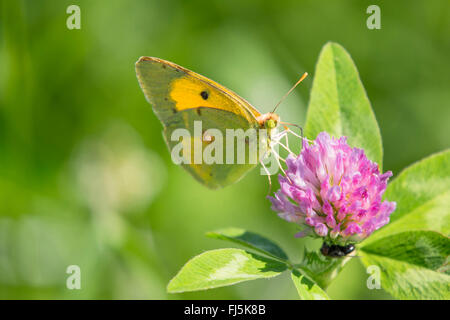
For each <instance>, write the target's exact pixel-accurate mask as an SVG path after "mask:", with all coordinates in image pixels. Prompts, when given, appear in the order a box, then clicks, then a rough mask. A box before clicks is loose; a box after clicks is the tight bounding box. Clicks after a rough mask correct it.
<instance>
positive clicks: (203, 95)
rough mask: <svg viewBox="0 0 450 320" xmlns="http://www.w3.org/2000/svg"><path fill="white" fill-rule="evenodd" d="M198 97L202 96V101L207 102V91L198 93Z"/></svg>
mask: <svg viewBox="0 0 450 320" xmlns="http://www.w3.org/2000/svg"><path fill="white" fill-rule="evenodd" d="M200 95H201V96H202V98H203V100H207V99H208V97H209V94H208V92H207V91H202V92H200Z"/></svg>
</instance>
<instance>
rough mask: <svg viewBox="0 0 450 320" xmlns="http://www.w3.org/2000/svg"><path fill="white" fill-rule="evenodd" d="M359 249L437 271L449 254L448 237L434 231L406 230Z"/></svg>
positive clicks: (449, 242) (449, 243)
mask: <svg viewBox="0 0 450 320" xmlns="http://www.w3.org/2000/svg"><path fill="white" fill-rule="evenodd" d="M360 250H362V251H364V252H366V253H369V254H376V255H378V256H385V257H388V258H391V259H395V260H398V261H403V262H407V263H409V264H413V265H416V266H419V267H424V268H428V269H431V270H435V271H437V270H439V269H442V268H443V267H444V265H445V263H446V260H447V258H448V256H449V255H450V239H449V238H448V237H446V236H443V235H442V234H440V233H438V232H434V231H408V232H402V233H398V234H394V235H391V236H387V237H384V238H382V239H380V240H378V241H375V242H372V243H370V244H368V245H365V246H363V247H361V249H360Z"/></svg>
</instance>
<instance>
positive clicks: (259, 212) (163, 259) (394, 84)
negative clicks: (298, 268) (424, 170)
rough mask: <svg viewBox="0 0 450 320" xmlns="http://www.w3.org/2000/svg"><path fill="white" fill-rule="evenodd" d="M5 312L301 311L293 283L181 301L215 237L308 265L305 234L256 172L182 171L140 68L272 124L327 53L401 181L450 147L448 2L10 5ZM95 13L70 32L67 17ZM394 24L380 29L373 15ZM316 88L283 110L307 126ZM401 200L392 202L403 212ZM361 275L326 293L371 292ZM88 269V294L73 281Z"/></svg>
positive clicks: (249, 286) (5, 9) (1, 159)
mask: <svg viewBox="0 0 450 320" xmlns="http://www.w3.org/2000/svg"><path fill="white" fill-rule="evenodd" d="M0 3H1V6H0V298H2V299H11V298H21V299H23V298H31V299H47V298H58V299H71V298H74V299H78V298H87V299H91V298H102V299H110V298H113V299H131V298H137V299H141V298H148V299H185V298H194V299H196V298H204V299H295V298H297V294H296V291H295V288H294V286H293V285H292V283H291V282H290V278H289V275H288V274H286V275H283V276H281V277H280V278H276V279H273V280H258V281H252V282H248V283H242V284H238V285H236V286H232V287H226V288H221V289H215V290H210V291H203V292H199V293H187V294H179V295H168V294H167V293H166V292H165V286H166V284H167V283H168V281H169V280H170V278H171V277H173V276H174V275H175V273H176V272H177V271H178V270H179V269H180V268H181V266H182V265H183V264H184V263H185V262H186V261H187V260H188V259H189V258H191V257H192V256H194V255H196V254H199V253H201V252H203V251H204V250H208V249H213V248H219V247H226V246H227V243H222V242H220V241H218V240H211V239H207V238H205V237H204V233H205V232H206V231H209V230H214V229H217V228H222V227H227V226H236V227H242V228H246V229H249V230H252V231H254V232H258V233H261V234H263V235H266V236H268V237H270V238H272V239H274V240H275V241H276V242H278V243H279V244H280V245H282V247H284V248H286V250H287V252H288V253H289V255H290V256H292V257H293V259H294V260H298V259H300V257H301V255H302V250H303V247H304V245H307V246H308V247H317V245H318V244H317V243H315V242H311V241H309V242H308V241H306V242H305V240H302V239H295V238H294V237H293V235H294V233H295V232H296V231H297V229H296V227H295V226H294V225H292V224H289V223H287V222H285V221H284V220H281V219H279V218H278V217H277V215H276V214H275V213H274V212H272V211H271V210H270V203H269V201H268V200H266V198H265V197H266V192H267V187H268V185H267V180H266V177H264V176H260V175H259V170H253V171H252V172H251V173H250V174H249V175H248V176H246V177H245V178H244V179H243V180H242V181H240V182H239V183H237V184H235V185H233V186H230V187H227V188H225V189H223V190H218V191H210V190H207V189H206V188H204V187H203V186H201V185H200V184H198V183H197V182H196V181H194V179H192V178H191V176H190V175H189V174H188V173H187V172H185V171H184V170H183V169H181V168H180V167H177V166H175V165H174V164H172V163H171V160H170V154H169V152H168V151H167V149H166V146H165V144H164V142H163V139H162V134H161V129H162V127H161V125H160V123H159V122H158V120H157V118H156V117H155V115H154V114H153V112H152V110H151V107H150V105H148V103H147V102H146V101H145V99H144V95H143V94H142V92H141V90H140V88H139V86H138V83H137V81H136V76H135V71H134V62H135V61H136V60H137V59H138V58H139V57H140V56H143V55H148V56H156V57H161V58H164V59H167V60H171V61H174V62H176V63H177V64H180V65H182V66H185V67H187V68H189V69H192V70H194V71H197V72H199V73H201V74H203V75H205V76H207V77H210V78H212V79H214V80H216V81H218V82H220V83H221V84H223V85H225V86H227V87H229V88H230V89H232V90H234V91H236V92H237V93H238V94H240V95H242V96H243V97H245V98H246V99H247V100H249V101H250V102H251V103H252V104H253V105H255V106H256V107H257V108H258V109H259V110H261V111H265V112H267V111H269V110H270V109H271V108H272V107H273V106H274V105H275V103H276V102H277V101H278V100H279V99H280V98H281V96H283V95H284V93H285V92H287V90H288V89H289V88H290V86H291V85H292V84H293V83H295V81H296V80H297V79H298V77H299V75H301V74H302V73H303V72H305V71H308V72H309V73H310V75H313V73H314V65H315V62H316V60H317V57H318V54H319V51H320V49H321V47H322V45H323V44H324V43H325V42H327V41H329V40H332V41H336V42H338V43H340V44H342V45H343V46H344V47H345V48H346V49H347V50H348V51H349V52H350V54H351V55H352V57H353V59H354V60H355V63H356V65H357V67H358V69H359V71H360V74H361V78H362V81H363V83H364V85H365V87H366V90H367V92H368V96H369V98H370V100H371V102H372V104H373V108H374V111H375V114H376V116H377V119H378V121H379V125H380V128H381V132H382V135H383V138H384V150H385V157H384V159H385V162H384V168H385V170H392V171H393V172H394V175H396V174H398V173H399V171H400V170H401V169H402V168H403V167H405V166H407V165H409V164H411V163H412V162H414V161H416V160H419V159H421V158H422V157H424V156H427V155H429V154H431V153H433V152H436V151H439V150H442V149H444V148H447V147H449V145H450V143H449V142H450V139H449V136H450V129H449V123H450V121H449V120H450V90H449V88H450V72H449V71H450V59H449V57H450V2H449V1H448V0H442V1H438V0H433V1H427V2H425V1H423V2H422V1H413V2H411V1H347V0H345V1H313V0H309V1H297V0H285V1H282V0H278V1H264V2H263V1H240V0H227V1H224V0H209V1H200V0H192V1H181V0H179V1H176V0H166V1H159V0H153V1H125V0H113V1H100V0H95V1H94V0H89V1H88V0H85V1H81V0H80V1H76V0H71V1H66V0H60V1H44V0H41V1H35V0H33V1H32V0H29V1H11V0H2V1H0ZM71 4H77V5H79V6H80V8H81V30H68V29H67V27H66V19H67V17H68V16H69V15H68V14H67V13H66V8H67V7H68V6H69V5H71ZM370 4H378V5H379V6H380V8H381V24H382V29H381V30H369V29H367V27H366V19H367V17H368V14H366V8H367V7H368V6H369V5H370ZM312 78H313V77H312V76H310V77H309V78H307V80H306V81H304V82H303V84H302V85H301V86H300V87H299V88H298V89H296V91H295V92H294V94H291V95H290V96H289V98H288V99H287V100H286V101H285V102H284V103H283V105H282V106H281V107H280V109H279V113H280V115H281V117H282V118H284V119H289V121H292V122H295V123H299V124H303V123H304V120H305V111H306V110H305V109H306V103H307V101H308V99H309V90H310V88H311V83H312ZM391 200H395V199H391ZM357 260H358V259H353V260H352V261H351V262H350V263H349V265H348V266H347V267H346V269H345V270H344V271H343V272H342V273H341V274H340V275H339V277H338V278H337V279H336V281H335V282H334V283H333V284H332V285H331V287H330V288H329V290H328V292H329V294H330V296H331V297H332V298H338V299H380V298H390V297H389V295H387V293H385V292H384V291H382V290H368V289H367V287H366V279H367V277H368V274H366V272H365V270H364V268H363V267H362V265H361V264H360V262H359V261H357ZM73 264H74V265H79V266H80V268H81V283H82V284H81V285H82V289H81V290H68V289H66V278H67V277H68V275H67V274H66V268H67V266H69V265H73Z"/></svg>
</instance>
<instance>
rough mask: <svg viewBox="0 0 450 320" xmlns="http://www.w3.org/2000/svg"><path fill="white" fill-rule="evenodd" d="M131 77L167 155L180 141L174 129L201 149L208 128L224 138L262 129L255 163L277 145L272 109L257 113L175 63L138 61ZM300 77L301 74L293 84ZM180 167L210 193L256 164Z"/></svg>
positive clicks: (149, 59) (205, 143)
mask: <svg viewBox="0 0 450 320" xmlns="http://www.w3.org/2000/svg"><path fill="white" fill-rule="evenodd" d="M136 75H137V79H138V82H139V84H140V87H141V89H142V91H143V92H144V95H145V97H146V99H147V101H148V102H149V103H150V104H151V105H152V107H153V110H154V112H155V114H156V116H157V117H158V119H159V120H160V121H161V123H162V124H163V127H164V131H163V135H164V138H165V141H166V143H167V145H168V147H169V150H170V151H174V148H176V146H177V145H179V143H180V141H178V140H175V141H174V140H173V139H172V138H173V134H174V132H175V130H178V129H186V130H187V131H188V132H189V133H191V134H192V136H191V138H190V139H191V140H192V141H188V142H193V143H192V144H193V145H195V143H196V141H195V139H200V140H201V141H200V142H199V143H200V145H201V148H202V151H205V149H206V148H208V145H209V144H210V143H211V137H208V136H205V135H204V134H205V133H206V132H208V130H209V129H217V130H219V131H221V132H222V133H224V134H225V132H226V130H227V129H235V130H236V129H242V130H244V131H245V130H248V129H251V128H253V129H266V130H267V133H268V139H267V144H265V145H262V150H259V153H258V155H260V156H259V159H258V161H259V162H260V163H261V158H263V157H265V156H266V155H267V154H268V153H269V152H270V150H271V146H272V145H273V142H274V141H279V139H280V138H281V137H282V136H283V135H284V134H283V133H282V134H277V130H276V129H277V127H278V125H279V124H280V123H281V121H280V117H279V116H278V115H277V114H276V113H275V109H276V107H275V109H274V111H273V112H269V113H264V114H262V113H261V112H259V111H258V110H257V109H256V108H254V107H253V106H252V105H251V104H250V103H249V102H247V101H246V100H245V99H243V98H241V97H240V96H238V95H237V94H236V93H234V92H232V91H231V90H229V89H227V88H225V87H224V86H222V85H220V84H218V83H216V82H214V81H212V80H210V79H208V78H206V77H204V76H202V75H200V74H197V73H195V72H193V71H190V70H188V69H186V68H183V67H181V66H179V65H176V64H175V63H172V62H169V61H166V60H163V59H159V58H154V57H141V58H139V60H138V61H137V62H136ZM306 75H307V74H306V73H305V74H304V75H303V76H302V78H300V80H299V81H298V82H297V84H298V83H300V82H301V81H302V80H303V79H304V78H305V77H306ZM297 84H296V85H297ZM296 85H295V86H296ZM295 86H294V87H293V88H292V89H291V90H290V91H289V92H288V93H287V94H289V93H290V92H291V91H292V90H293V89H294V88H295ZM287 94H286V95H285V96H287ZM280 102H281V101H280ZM277 106H278V105H277ZM197 121H201V124H202V130H203V131H202V136H201V137H199V136H198V135H197V136H196V135H195V132H194V131H195V130H194V129H195V123H196V122H197ZM208 138H209V139H208ZM246 142H247V141H246ZM192 144H189V145H190V146H192ZM261 155H262V156H261ZM180 164H181V165H182V166H183V167H184V168H185V169H186V170H187V171H188V172H189V173H191V174H192V176H193V177H194V178H195V179H197V180H198V181H199V182H200V183H202V184H203V185H205V186H206V187H208V188H211V189H216V188H221V187H224V186H227V185H230V184H232V183H235V182H237V181H238V180H240V179H241V178H242V177H243V176H244V175H245V174H246V173H247V172H248V171H250V170H251V169H252V168H253V167H255V166H256V165H257V163H250V162H248V161H247V162H245V163H232V164H229V163H196V162H195V161H189V162H188V163H180ZM264 168H265V167H264ZM266 171H267V170H266Z"/></svg>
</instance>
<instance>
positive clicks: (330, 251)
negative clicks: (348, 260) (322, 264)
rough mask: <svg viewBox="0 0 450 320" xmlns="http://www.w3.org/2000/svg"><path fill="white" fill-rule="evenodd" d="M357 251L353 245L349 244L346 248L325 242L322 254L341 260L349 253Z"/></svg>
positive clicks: (321, 249)
mask: <svg viewBox="0 0 450 320" xmlns="http://www.w3.org/2000/svg"><path fill="white" fill-rule="evenodd" d="M354 250H355V246H354V245H353V244H348V245H346V246H339V245H337V244H332V245H329V244H328V243H326V242H324V243H323V245H322V248H320V252H322V254H323V255H324V256H326V257H330V258H341V257H345V256H346V255H348V254H349V253H352V252H353V251H354Z"/></svg>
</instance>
